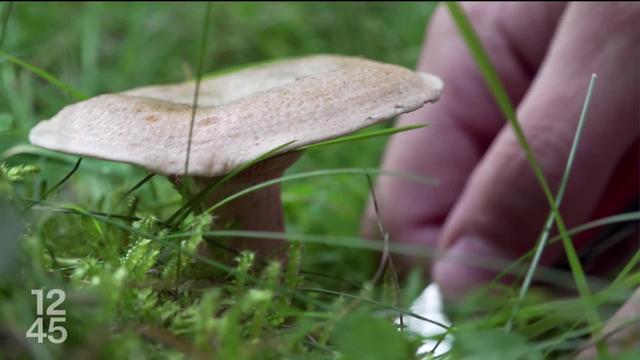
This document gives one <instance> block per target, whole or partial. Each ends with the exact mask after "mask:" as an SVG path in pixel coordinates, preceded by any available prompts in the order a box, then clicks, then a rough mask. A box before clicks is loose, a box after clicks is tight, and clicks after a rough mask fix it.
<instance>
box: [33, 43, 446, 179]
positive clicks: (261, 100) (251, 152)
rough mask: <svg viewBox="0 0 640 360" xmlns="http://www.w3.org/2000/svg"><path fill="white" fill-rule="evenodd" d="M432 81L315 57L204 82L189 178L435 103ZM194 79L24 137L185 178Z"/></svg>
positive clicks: (103, 101)
mask: <svg viewBox="0 0 640 360" xmlns="http://www.w3.org/2000/svg"><path fill="white" fill-rule="evenodd" d="M442 88H443V84H442V81H441V80H440V79H439V78H438V77H436V76H434V75H430V74H426V73H420V72H414V71H411V70H408V69H405V68H402V67H400V66H396V65H390V64H383V63H379V62H375V61H371V60H366V59H362V58H356V57H346V56H335V55H315V56H308V57H302V58H295V59H289V60H283V61H277V62H273V63H269V64H266V65H261V66H257V67H252V68H248V69H245V70H240V71H236V72H232V73H229V74H226V75H220V76H216V77H212V78H204V79H202V81H201V83H200V89H199V97H198V107H197V109H196V113H195V120H194V125H193V135H192V142H191V151H190V160H189V169H188V175H193V176H205V177H214V176H219V175H224V174H226V173H228V172H229V171H231V170H232V169H233V168H235V167H236V166H238V165H241V164H243V163H245V162H247V161H251V160H253V159H255V158H256V157H258V156H260V155H262V154H264V153H266V152H268V151H270V150H272V149H274V148H276V147H278V146H281V145H283V144H286V143H289V142H291V141H295V142H294V143H292V144H290V145H288V146H287V147H285V148H282V149H280V152H287V151H291V150H295V149H296V148H298V147H300V146H304V145H308V144H313V143H317V142H320V141H323V140H328V139H332V138H335V137H338V136H341V135H344V134H348V133H351V132H353V131H356V130H359V129H361V128H364V127H367V126H370V125H373V124H376V123H378V122H381V121H383V120H386V119H390V118H392V117H394V116H396V115H399V114H401V113H405V112H410V111H413V110H415V109H417V108H420V107H421V106H422V105H424V104H425V103H426V102H434V101H436V100H437V99H438V97H439V96H440V93H441V91H442ZM194 91H195V83H194V82H186V83H181V84H176V85H163V86H146V87H140V88H136V89H132V90H128V91H125V92H121V93H114V94H105V95H99V96H96V97H93V98H91V99H88V100H85V101H82V102H78V103H75V104H72V105H69V106H66V107H65V108H63V109H62V110H61V111H60V112H58V113H57V114H56V115H55V116H54V117H52V118H51V119H49V120H45V121H42V122H40V123H39V124H37V125H36V126H35V127H34V128H33V129H31V132H30V134H29V140H30V141H31V142H32V143H33V144H35V145H38V146H41V147H44V148H48V149H51V150H58V151H62V152H65V153H70V154H76V155H82V156H90V157H95V158H101V159H106V160H112V161H120V162H126V163H131V164H136V165H139V166H142V167H144V168H147V169H149V170H151V171H153V172H156V173H160V174H164V175H178V174H183V173H184V166H185V161H186V152H187V144H188V137H189V128H190V123H191V115H192V102H193V95H194Z"/></svg>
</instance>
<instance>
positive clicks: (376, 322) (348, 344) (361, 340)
mask: <svg viewBox="0 0 640 360" xmlns="http://www.w3.org/2000/svg"><path fill="white" fill-rule="evenodd" d="M332 342H333V343H334V344H335V346H336V348H337V350H338V351H339V352H340V353H341V354H342V357H341V359H344V360H351V359H367V360H388V359H410V358H412V357H413V354H415V348H414V346H413V345H412V344H411V342H410V341H409V340H408V339H407V338H405V336H404V335H403V333H402V332H400V331H398V330H397V329H396V328H395V326H394V325H392V323H391V321H388V319H384V318H375V317H373V316H371V315H370V314H367V313H365V312H364V311H359V312H356V313H353V314H351V315H349V316H347V317H346V318H344V319H343V320H341V321H339V322H338V324H337V325H336V327H335V329H334V331H333V334H332Z"/></svg>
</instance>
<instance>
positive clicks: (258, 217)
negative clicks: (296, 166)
mask: <svg viewBox="0 0 640 360" xmlns="http://www.w3.org/2000/svg"><path fill="white" fill-rule="evenodd" d="M299 157H300V153H298V152H293V153H287V154H283V155H280V156H276V157H273V158H269V159H266V160H264V161H261V162H259V163H257V164H255V165H253V166H251V167H249V168H247V169H246V170H244V171H242V172H241V173H239V174H238V175H236V176H235V177H233V178H232V179H230V180H229V181H228V182H226V183H225V184H222V185H221V187H220V188H218V189H216V190H215V191H214V193H213V194H211V195H209V196H208V197H207V198H206V199H205V200H204V201H203V205H204V208H209V207H211V206H213V205H215V204H217V203H218V202H220V201H221V200H224V199H225V198H227V197H229V196H231V195H233V194H235V193H237V192H239V191H242V190H244V189H247V188H249V187H251V186H254V185H257V184H260V183H263V182H265V181H268V180H271V179H275V178H278V177H281V176H282V174H283V173H284V172H285V170H286V169H287V168H288V167H289V166H291V165H292V164H293V163H294V162H295V161H296V160H297V159H298V158H299ZM219 179H220V178H219V177H215V178H205V177H196V178H195V182H196V185H198V187H201V188H203V187H205V186H209V185H211V184H213V183H215V182H216V181H218V180H219ZM213 216H214V219H213V225H212V228H213V229H216V230H221V229H234V230H246V231H265V232H280V233H283V232H284V231H285V227H284V214H283V210H282V201H281V198H280V184H273V185H270V186H268V187H265V188H262V189H259V190H256V191H252V192H250V193H247V194H245V195H243V196H241V197H239V198H237V199H234V200H233V201H231V202H229V203H227V204H224V205H223V206H221V207H220V208H218V209H216V210H215V211H214V213H213ZM284 240H285V239H277V240H272V239H265V238H247V237H242V238H232V239H229V238H227V239H225V242H228V245H229V247H231V248H233V249H234V250H238V251H241V250H245V249H250V250H255V251H257V252H259V253H260V255H262V256H270V257H271V256H275V257H280V256H282V255H283V254H284V252H285V251H286V249H287V246H286V242H285V241H284Z"/></svg>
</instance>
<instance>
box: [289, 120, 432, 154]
mask: <svg viewBox="0 0 640 360" xmlns="http://www.w3.org/2000/svg"><path fill="white" fill-rule="evenodd" d="M423 127H426V125H408V126H400V127H394V128H389V129H382V130H375V131H369V132H365V133H362V134H355V135H347V136H342V137H339V138H337V139H332V140H327V141H322V142H319V143H316V144H311V145H305V146H302V147H300V148H299V149H298V150H307V149H315V148H317V147H322V146H327V145H333V144H340V143H344V142H350V141H356V140H363V139H369V138H373V137H378V136H389V135H393V134H396V133H400V132H403V131H409V130H414V129H420V128H423Z"/></svg>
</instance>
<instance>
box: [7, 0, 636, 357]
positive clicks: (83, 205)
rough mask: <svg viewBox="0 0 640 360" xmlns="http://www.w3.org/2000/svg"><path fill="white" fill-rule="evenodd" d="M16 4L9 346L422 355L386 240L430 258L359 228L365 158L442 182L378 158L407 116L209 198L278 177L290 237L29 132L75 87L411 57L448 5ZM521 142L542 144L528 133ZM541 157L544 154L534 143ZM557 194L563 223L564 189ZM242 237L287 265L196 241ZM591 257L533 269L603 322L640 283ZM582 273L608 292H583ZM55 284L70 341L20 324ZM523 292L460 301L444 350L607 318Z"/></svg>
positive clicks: (484, 346) (489, 348)
mask: <svg viewBox="0 0 640 360" xmlns="http://www.w3.org/2000/svg"><path fill="white" fill-rule="evenodd" d="M2 6H3V11H2V16H1V19H0V20H1V24H2V33H1V35H0V39H2V41H0V46H1V48H0V50H1V51H2V53H1V54H0V89H1V90H0V153H2V154H3V160H4V164H3V168H2V172H1V176H0V212H1V213H2V214H3V215H2V217H1V218H0V249H1V250H2V251H0V358H37V359H50V358H61V357H82V358H101V357H104V358H131V357H135V358H184V357H185V356H187V357H195V358H212V357H213V358H220V359H254V358H259V359H281V358H289V359H336V358H342V359H358V358H366V359H391V358H398V359H400V358H407V359H409V358H414V355H413V354H415V350H416V349H417V348H418V346H419V344H420V339H419V338H417V337H415V336H411V335H410V334H408V333H406V332H400V331H397V329H396V328H395V326H394V325H393V319H394V318H395V317H397V316H398V315H404V316H413V317H417V318H420V316H419V315H418V314H413V313H411V312H410V311H408V310H407V309H408V306H409V305H410V302H411V300H412V299H413V298H414V297H415V296H416V295H417V294H418V293H419V291H421V290H422V288H423V286H424V285H425V281H424V280H423V279H421V277H420V275H419V273H418V272H414V273H412V274H411V275H410V277H409V278H408V279H407V280H406V281H404V282H402V283H400V284H398V283H397V282H396V281H395V279H394V274H393V271H390V270H389V268H390V266H391V265H389V264H390V260H389V258H388V257H387V256H391V257H393V255H394V254H405V255H406V254H413V255H416V256H423V257H428V256H430V255H431V254H425V253H424V251H423V250H422V249H421V248H418V247H416V246H411V245H406V244H397V243H394V242H393V241H391V242H389V243H388V244H387V243H386V242H381V241H373V240H367V239H360V238H358V237H357V232H358V225H359V224H358V222H359V218H360V215H361V213H362V211H363V208H364V205H365V201H366V199H367V198H368V196H369V195H370V184H369V179H368V175H367V174H371V175H377V176H404V177H406V178H407V180H408V181H419V182H423V183H424V184H425V186H433V185H434V180H433V179H424V178H418V177H416V176H412V175H411V174H397V173H389V172H382V171H379V169H377V168H375V167H376V166H377V165H378V163H379V159H380V155H381V153H382V150H383V148H384V145H385V142H386V136H389V135H392V134H393V133H395V132H397V131H403V130H410V129H392V128H389V127H388V125H387V126H378V127H376V128H375V129H372V130H368V131H365V132H363V133H360V134H356V135H353V136H350V137H345V138H343V139H341V140H340V141H330V142H327V143H324V144H322V146H310V147H308V148H307V149H306V151H305V154H304V156H303V157H302V158H301V159H300V160H299V161H298V162H297V163H296V165H295V166H294V167H293V168H292V169H291V170H290V171H289V172H288V173H287V174H285V175H283V176H282V177H280V178H276V179H273V180H270V181H269V182H265V183H262V184H258V185H256V186H254V187H251V188H248V189H246V190H244V191H243V192H241V193H238V194H235V195H232V196H230V197H228V198H226V199H224V200H222V201H221V202H220V203H218V204H215V205H213V206H212V207H211V208H210V209H208V211H207V212H213V213H214V214H215V210H216V209H217V208H218V207H219V206H222V205H224V204H225V203H228V202H230V201H233V200H234V199H235V198H237V197H239V196H242V195H243V194H246V193H248V192H250V191H255V190H257V189H259V188H261V187H265V186H268V185H271V184H274V183H281V184H282V186H283V204H284V208H285V215H286V222H287V228H288V231H287V233H286V234H273V233H255V232H241V231H233V230H224V231H222V230H220V231H211V230H209V225H210V221H211V219H210V217H209V216H207V213H204V214H194V213H190V212H189V211H186V209H188V208H189V206H188V204H189V202H188V200H193V201H197V198H192V199H182V198H181V196H180V194H179V192H178V191H176V189H174V188H173V187H172V186H171V184H170V183H169V182H168V181H167V180H166V179H165V178H164V177H161V176H151V175H149V174H147V173H146V172H144V171H143V170H141V169H139V168H135V167H132V166H128V165H123V164H115V163H110V162H105V161H99V160H95V159H89V158H86V159H78V158H76V157H73V156H68V155H62V154H58V153H53V152H49V151H46V150H42V149H37V148H34V147H30V146H27V145H26V144H27V142H28V141H27V133H28V131H29V129H30V128H31V127H32V126H33V125H34V124H35V123H37V121H39V120H40V119H44V118H48V117H50V116H52V115H53V114H55V113H56V112H57V111H59V110H60V109H61V108H62V107H63V106H65V105H67V104H70V103H73V102H75V101H77V100H78V99H82V98H85V97H90V96H94V95H97V94H100V93H105V92H113V91H119V90H124V89H128V88H131V87H135V86H140V85H147V84H152V83H170V82H178V81H183V80H185V79H194V78H195V79H199V78H200V74H203V75H204V76H205V77H206V76H215V74H216V73H221V72H224V71H226V70H225V69H227V68H234V67H238V66H243V64H248V63H254V62H259V61H270V60H275V59H279V58H283V57H291V56H298V55H306V54H312V53H320V52H332V53H341V54H348V55H360V56H364V57H368V58H372V59H378V60H381V61H386V62H392V63H397V64H400V65H404V66H406V67H414V66H415V62H416V59H417V55H418V52H419V50H420V44H421V40H422V36H423V31H424V26H425V24H426V22H427V21H428V18H429V15H430V14H431V12H432V10H433V8H434V4H428V3H398V4H396V3H337V4H333V3H310V4H301V3H281V4H260V3H240V4H235V3H234V4H231V3H223V4H217V3H216V4H212V5H207V4H204V3H199V4H168V3H164V4H147V3H134V4H107V3H85V4H76V3H54V4H49V3H40V4H29V3H15V4H12V3H4V4H3V5H2ZM450 7H451V9H452V10H453V14H454V15H455V16H454V18H456V19H457V21H458V24H459V25H460V26H461V29H462V30H463V32H464V33H465V34H466V39H467V40H468V41H469V43H470V45H471V46H470V49H471V50H472V53H473V54H474V55H475V56H476V60H477V61H478V64H479V66H480V68H481V69H483V74H484V75H485V76H486V78H487V80H488V83H489V85H490V88H491V89H492V90H493V91H494V94H495V95H496V99H497V101H498V103H499V104H501V108H502V109H503V110H504V111H505V117H506V118H507V119H508V120H510V121H511V124H512V125H513V126H516V129H517V120H516V118H515V112H514V111H513V106H512V105H511V104H510V103H508V98H506V97H505V96H504V92H503V91H502V90H501V85H500V83H499V81H498V80H497V77H496V76H495V72H494V71H492V69H491V66H490V63H489V62H488V61H487V57H486V54H483V51H482V48H481V45H480V44H479V42H477V41H476V40H477V39H474V38H473V32H472V29H471V28H470V27H468V24H467V23H466V21H465V18H464V16H463V14H462V13H460V12H459V11H458V10H456V9H457V8H456V5H450ZM457 11H458V12H457ZM205 19H207V20H206V21H208V23H207V22H206V21H205V22H204V23H203V20H205ZM203 28H204V29H203ZM390 29H391V30H392V31H390ZM203 34H207V36H203ZM371 39H375V41H371ZM196 96H197V95H196ZM381 135H382V136H381ZM356 140H357V143H356V142H354V141H356ZM520 140H521V141H522V143H523V145H524V146H523V148H524V149H527V148H528V147H527V146H526V139H525V138H524V137H522V138H521V139H520ZM185 145H186V144H185ZM355 146H357V149H358V151H354V150H353V149H354V147H355ZM529 153H530V151H529ZM528 155H529V159H530V160H532V164H534V165H533V167H534V169H535V168H536V166H537V165H535V154H531V153H530V154H528ZM540 175H541V173H540ZM539 180H540V181H541V184H544V183H545V180H544V177H539ZM214 186H215V185H214ZM547 188H548V186H547ZM548 194H549V201H550V207H551V209H552V212H553V213H554V216H555V220H556V221H557V223H558V225H560V229H561V230H562V226H561V225H562V222H561V218H560V216H559V213H558V212H557V205H556V199H555V198H554V196H553V194H551V193H550V192H548ZM168 219H169V220H171V221H169V223H170V224H167V220H168ZM639 219H640V213H638V212H634V213H628V214H620V215H618V216H614V217H611V218H608V219H602V220H600V221H596V222H593V223H591V224H584V225H582V226H580V227H578V228H576V229H566V231H561V234H560V236H559V237H555V238H552V239H550V240H549V243H553V242H557V241H563V243H564V244H565V246H567V245H568V244H567V240H568V239H570V238H569V236H573V235H574V234H576V233H577V232H579V231H585V230H586V229H589V228H591V229H594V228H598V227H601V226H604V225H607V224H613V223H619V222H629V221H638V220H639ZM168 225H173V226H168ZM381 231H382V232H383V233H384V229H381ZM21 234H22V235H21ZM228 237H250V238H276V239H281V238H283V237H284V238H286V239H287V240H288V241H289V243H290V245H289V246H290V250H289V255H288V257H287V258H288V261H287V262H286V263H281V262H278V261H274V260H270V259H261V258H258V257H256V256H255V255H253V254H252V253H249V252H244V253H240V254H237V253H230V252H227V251H225V250H223V249H222V248H219V247H216V248H215V249H216V250H215V251H216V252H215V256H213V257H204V256H201V255H200V254H199V253H198V251H197V249H198V247H199V246H201V244H202V243H205V242H207V243H210V244H214V243H221V242H222V243H223V242H224V239H225V238H228ZM569 245H570V241H569ZM383 250H384V253H385V256H384V257H383V258H382V261H381V260H380V254H379V252H380V251H383ZM569 253H570V254H571V252H569ZM532 255H533V250H532V251H531V252H530V253H529V254H527V255H525V256H523V257H522V258H521V259H520V260H519V262H517V264H515V265H514V264H480V265H483V266H494V267H496V268H497V269H503V270H504V273H505V274H506V273H511V274H516V275H518V276H522V277H524V275H525V274H527V267H526V266H524V265H522V264H524V263H525V261H527V259H530V258H531V257H532ZM574 255H575V254H574ZM471 260H474V259H470V261H471ZM475 260H477V259H475ZM577 261H578V259H577V256H576V257H575V258H574V259H572V261H571V265H572V268H571V270H572V271H571V272H564V271H560V270H552V269H548V268H543V267H540V266H538V267H535V266H533V268H534V269H535V270H534V271H529V274H530V276H532V277H533V278H534V279H537V280H540V281H543V282H550V283H553V284H554V285H555V286H557V287H560V288H564V289H567V290H568V291H570V292H573V291H574V290H576V285H575V283H574V282H573V281H571V280H570V279H571V278H572V277H573V276H575V279H576V280H578V289H580V290H581V295H582V296H583V297H584V296H586V297H588V298H590V299H591V300H590V305H591V307H590V309H591V311H592V312H593V311H597V312H598V313H596V315H598V316H602V317H603V318H605V317H606V316H608V315H610V314H611V312H612V311H613V310H614V309H615V307H616V306H617V305H619V304H620V303H622V302H623V301H624V299H625V296H628V295H629V293H630V291H631V289H633V288H634V287H636V286H638V284H639V283H640V279H639V278H640V277H639V276H638V272H637V262H638V261H640V256H638V254H636V256H635V257H633V259H632V260H631V261H630V262H628V263H627V264H624V267H623V268H622V269H621V271H620V272H619V273H618V277H617V278H616V279H615V280H613V281H610V280H607V279H603V278H596V277H593V276H588V275H586V274H584V272H582V273H581V271H580V266H579V262H578V263H576V262H577ZM518 264H520V265H519V266H517V265H518ZM634 269H635V270H634ZM496 284H497V282H496ZM585 284H590V285H591V289H588V290H593V291H594V293H593V294H591V295H589V293H585V291H584V290H585ZM496 286H498V285H496ZM42 287H45V288H62V289H64V290H65V291H66V293H67V299H66V300H65V303H64V308H65V309H66V311H67V321H66V323H65V327H66V328H67V331H68V333H69V337H68V340H67V341H66V342H65V343H64V344H62V345H54V344H50V343H46V342H45V344H37V343H36V342H35V341H33V340H32V339H31V340H27V339H25V337H24V334H25V332H26V330H27V328H28V327H29V326H30V325H31V323H32V322H33V321H34V316H35V315H34V309H35V303H34V299H33V296H31V294H30V289H32V288H42ZM508 290H509V291H508V293H507V294H509V295H508V296H505V297H504V298H498V299H496V298H491V297H487V296H482V293H480V294H478V295H477V296H476V297H472V298H470V299H469V300H468V301H467V302H465V303H464V304H462V305H460V306H456V307H453V308H451V309H450V311H451V313H450V315H451V319H452V322H453V324H454V325H453V326H451V327H449V328H448V329H447V331H448V332H449V333H451V334H453V336H454V337H455V338H456V343H455V346H454V348H453V350H452V351H451V352H450V353H449V354H447V355H446V357H447V358H454V359H457V358H474V359H495V358H504V359H510V358H513V359H519V358H522V359H524V358H527V359H528V358H532V359H534V358H542V357H543V356H544V357H553V358H556V357H567V356H570V355H571V354H573V353H575V351H577V350H578V349H580V348H581V347H583V346H585V345H587V344H590V341H591V339H590V338H589V335H590V334H591V333H593V332H597V331H598V327H599V324H598V322H597V321H595V320H594V317H593V316H592V317H591V318H590V319H591V324H589V322H588V321H585V312H584V311H576V310H575V309H583V308H582V307H581V306H583V305H582V304H583V299H582V298H581V297H574V296H571V297H566V298H561V299H558V298H557V297H555V296H553V295H552V294H551V293H549V292H546V291H544V290H543V289H542V288H539V287H533V288H531V289H530V290H529V291H528V292H523V294H525V295H526V296H524V295H523V296H522V299H521V301H520V302H518V309H519V310H518V311H517V312H512V311H511V309H512V307H513V305H514V304H515V303H516V301H517V300H518V296H517V294H518V291H517V289H515V288H512V289H508ZM512 314H514V315H513V316H512ZM510 317H511V321H512V324H513V328H512V331H511V332H510V333H508V334H506V333H504V331H502V329H503V327H504V325H505V324H506V323H507V322H508V321H509V319H510ZM423 320H425V321H429V319H423ZM46 324H48V323H46ZM46 324H45V325H46ZM445 327H446V326H445ZM380 339H384V341H380ZM631 356H632V355H631Z"/></svg>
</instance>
